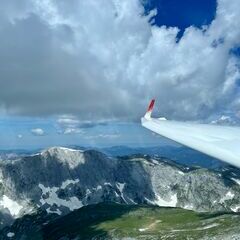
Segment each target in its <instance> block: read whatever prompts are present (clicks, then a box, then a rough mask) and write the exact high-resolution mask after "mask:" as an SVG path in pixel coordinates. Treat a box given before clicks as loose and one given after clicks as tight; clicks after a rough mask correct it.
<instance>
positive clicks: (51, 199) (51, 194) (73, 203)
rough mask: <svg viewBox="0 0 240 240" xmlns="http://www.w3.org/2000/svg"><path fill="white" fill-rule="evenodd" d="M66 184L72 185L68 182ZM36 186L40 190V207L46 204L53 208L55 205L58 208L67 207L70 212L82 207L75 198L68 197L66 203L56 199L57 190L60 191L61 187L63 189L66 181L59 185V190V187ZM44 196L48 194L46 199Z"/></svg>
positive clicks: (80, 202) (63, 200)
mask: <svg viewBox="0 0 240 240" xmlns="http://www.w3.org/2000/svg"><path fill="white" fill-rule="evenodd" d="M76 181H77V180H75V181H74V182H76ZM77 182H78V181H77ZM68 183H73V181H71V180H68ZM38 186H39V188H40V189H41V190H42V197H41V199H40V203H41V204H42V205H44V204H46V203H47V204H48V205H50V206H53V205H54V204H56V205H57V206H58V207H61V206H64V207H67V208H69V210H70V211H73V210H75V209H78V208H81V207H82V206H83V204H82V201H80V200H79V199H78V198H77V197H70V198H69V200H68V201H67V200H65V199H61V198H59V197H58V195H57V191H58V190H59V189H61V187H62V186H63V187H66V186H68V185H66V181H65V182H63V184H62V185H61V187H60V188H59V187H52V188H50V187H45V186H44V185H43V184H39V185H38ZM46 194H48V198H43V195H46ZM58 213H59V212H58Z"/></svg>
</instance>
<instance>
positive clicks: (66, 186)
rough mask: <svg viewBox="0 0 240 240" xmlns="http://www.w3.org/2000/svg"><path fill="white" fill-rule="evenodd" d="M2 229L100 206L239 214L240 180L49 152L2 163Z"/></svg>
mask: <svg viewBox="0 0 240 240" xmlns="http://www.w3.org/2000/svg"><path fill="white" fill-rule="evenodd" d="M0 179H1V181H0V217H1V219H3V220H2V221H1V222H0V227H3V226H5V225H7V224H10V223H11V222H13V221H14V219H16V218H19V217H21V216H23V215H25V214H26V213H30V212H34V211H37V210H38V209H42V210H45V211H46V212H48V213H49V214H57V215H64V214H67V213H69V212H71V211H73V210H75V209H78V208H81V207H82V206H85V205H89V204H95V203H99V202H117V203H123V204H142V203H145V204H152V205H158V206H170V207H181V208H186V209H193V210H196V211H235V212H237V211H239V210H240V207H239V206H240V185H239V183H238V181H240V176H238V175H234V179H232V176H230V177H228V176H227V174H219V172H214V171H210V170H207V169H202V168H199V169H192V168H190V169H189V168H187V167H184V166H181V165H178V164H175V163H173V162H172V161H168V160H167V159H162V158H160V157H155V158H153V157H149V156H147V155H132V156H126V157H119V158H114V157H108V156H107V155H105V154H103V153H101V152H98V151H95V150H86V151H78V150H74V149H67V148H61V147H53V148H49V149H47V150H44V151H42V152H41V153H39V154H36V155H32V156H28V157H23V158H19V159H17V160H5V161H1V162H0Z"/></svg>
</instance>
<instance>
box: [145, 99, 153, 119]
mask: <svg viewBox="0 0 240 240" xmlns="http://www.w3.org/2000/svg"><path fill="white" fill-rule="evenodd" d="M154 103H155V99H152V100H151V102H150V104H149V106H148V109H147V112H146V114H145V116H144V117H145V118H147V119H149V118H151V115H152V111H153V107H154Z"/></svg>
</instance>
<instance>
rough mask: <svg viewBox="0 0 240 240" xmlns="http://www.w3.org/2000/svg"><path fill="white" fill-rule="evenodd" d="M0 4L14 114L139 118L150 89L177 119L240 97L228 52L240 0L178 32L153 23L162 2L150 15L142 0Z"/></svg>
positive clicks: (239, 74) (6, 104)
mask: <svg viewBox="0 0 240 240" xmlns="http://www.w3.org/2000/svg"><path fill="white" fill-rule="evenodd" d="M1 5H2V7H1V10H0V13H1V14H0V37H1V43H0V53H1V57H0V65H1V73H0V84H1V89H0V106H2V110H1V111H4V112H7V113H8V114H19V115H29V116H34V115H38V116H39V115H41V116H43V115H56V114H57V115H58V114H68V115H69V114H73V115H76V116H78V117H79V118H81V119H82V120H91V121H93V120H99V119H104V118H108V119H115V118H116V119H119V118H121V119H138V118H139V117H140V116H141V115H142V114H143V113H144V111H145V108H146V105H147V103H148V100H149V99H151V98H153V97H155V98H156V99H157V100H158V101H157V104H158V106H159V109H158V111H159V112H161V114H162V115H165V116H166V117H167V118H175V119H180V118H183V119H195V118H206V116H209V115H211V114H212V113H216V112H217V111H219V112H220V111H224V110H225V109H232V111H235V109H239V107H240V97H239V91H238V90H239V89H238V88H239V87H238V85H237V84H236V82H237V80H238V79H239V78H240V71H239V66H240V62H239V58H237V57H236V56H235V55H234V54H232V53H231V49H233V48H235V47H238V46H239V45H240V28H239V19H240V5H239V1H238V0H218V8H217V12H216V18H215V20H214V21H213V22H212V23H211V24H210V25H209V26H203V27H202V29H198V28H195V27H193V26H192V27H189V28H188V29H186V31H185V33H184V35H183V37H182V38H181V40H180V41H179V42H177V41H176V36H177V33H178V31H179V29H177V28H166V27H165V26H162V27H157V26H153V25H151V24H150V23H149V19H150V18H151V17H152V15H153V14H156V12H151V13H150V15H149V16H145V15H144V9H143V6H142V5H141V3H140V1H139V0H100V1H99V0H90V1H75V0H74V1H63V0H59V1H50V0H42V1H39V0H38V1H36V0H34V1H33V0H32V1H26V0H25V1H24V0H23V1H21V3H20V2H19V1H17V0H15V1H6V0H4V1H3V3H1ZM16 39H17V41H16ZM60 121H62V122H59V123H60V124H65V125H67V124H68V127H69V125H71V124H73V125H74V124H75V123H74V122H68V123H67V121H68V120H66V119H65V120H60ZM64 121H65V123H64ZM74 121H77V120H76V119H75V120H74ZM77 124H78V123H77V122H76V124H75V126H76V125H77ZM66 128H67V127H66ZM66 128H65V129H66ZM69 128H71V126H70V127H69ZM69 132H71V131H70V130H69Z"/></svg>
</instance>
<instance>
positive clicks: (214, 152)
mask: <svg viewBox="0 0 240 240" xmlns="http://www.w3.org/2000/svg"><path fill="white" fill-rule="evenodd" d="M153 105H154V101H152V102H151V104H150V106H151V107H149V108H148V111H147V113H146V115H145V116H144V117H143V118H142V119H141V121H142V126H143V127H145V128H147V129H149V130H151V131H153V132H155V133H158V134H160V135H162V136H163V137H166V138H169V139H172V140H174V141H176V142H178V143H181V144H183V145H185V146H188V147H190V148H193V149H195V150H198V151H200V152H203V153H205V154H207V155H209V156H212V157H215V158H218V159H220V160H222V161H225V162H227V163H229V164H232V165H235V166H237V167H240V128H239V127H228V126H217V125H211V124H196V123H188V122H177V121H168V120H165V119H159V118H151V112H152V109H153Z"/></svg>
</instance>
